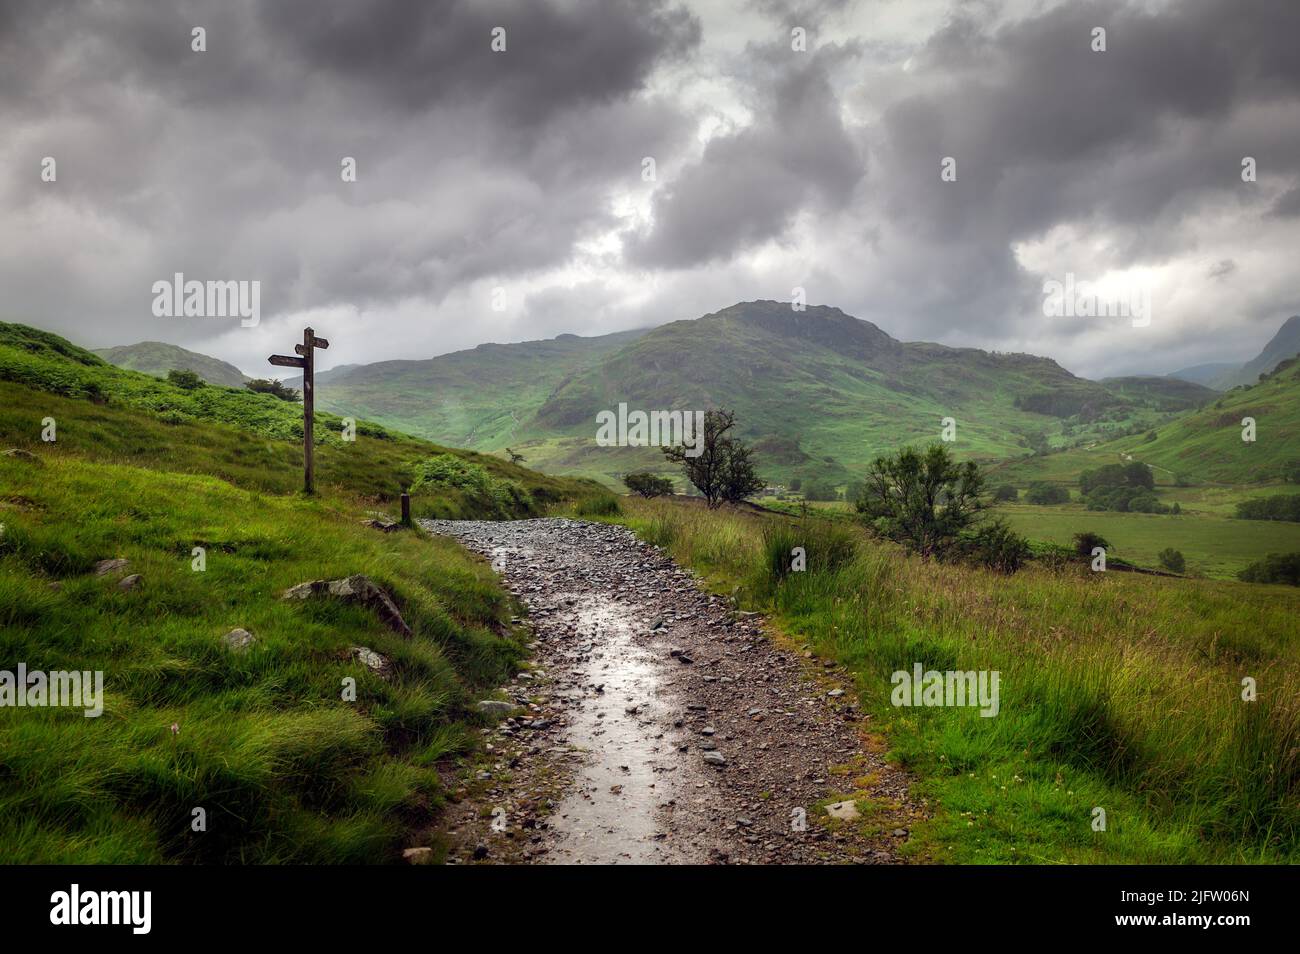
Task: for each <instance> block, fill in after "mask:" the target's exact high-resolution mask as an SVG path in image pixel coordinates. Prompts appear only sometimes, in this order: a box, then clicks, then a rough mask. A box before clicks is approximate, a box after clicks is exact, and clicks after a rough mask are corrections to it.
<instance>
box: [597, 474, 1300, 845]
mask: <svg viewBox="0 0 1300 954" xmlns="http://www.w3.org/2000/svg"><path fill="white" fill-rule="evenodd" d="M625 508H626V511H627V516H626V517H625V518H623V519H625V521H626V522H627V523H628V524H629V525H630V526H632V528H633V529H634V530H636V531H637V533H639V534H640V535H641V536H643V537H644V538H645V539H647V540H650V541H653V542H655V543H658V544H660V545H662V546H665V547H667V548H668V549H669V551H670V552H672V553H673V554H674V555H675V556H676V557H677V558H678V559H680V560H681V561H683V562H684V563H686V564H687V565H690V566H692V567H694V568H695V569H696V570H698V571H699V572H700V573H702V574H703V575H704V577H705V578H706V580H707V581H708V582H709V584H710V585H711V586H712V587H714V588H715V589H716V590H718V591H719V592H722V593H728V594H733V593H734V594H735V597H736V599H737V600H738V601H739V602H740V604H741V605H743V606H745V607H747V608H751V609H758V610H764V611H767V612H769V613H772V614H773V615H774V619H775V622H776V624H777V625H778V626H779V627H780V628H781V629H782V630H783V631H784V632H785V633H787V634H789V635H790V636H792V637H794V638H795V639H796V640H799V641H801V642H802V643H804V644H805V645H807V646H808V647H809V648H810V649H811V650H812V651H813V652H815V653H816V654H817V655H819V656H823V657H825V658H829V659H835V660H837V661H839V662H840V663H842V664H844V665H845V666H846V667H847V668H848V669H849V670H850V671H851V672H852V673H853V674H854V675H855V677H856V680H857V686H858V690H859V692H860V696H861V701H862V704H863V705H864V707H865V708H866V711H867V712H869V713H870V714H871V716H872V724H873V726H874V731H876V732H879V733H881V734H883V737H884V738H886V739H887V740H888V743H889V746H890V751H891V757H892V758H894V759H896V760H897V761H898V762H900V763H901V764H902V765H904V766H905V767H907V768H908V769H909V770H910V771H912V772H913V773H915V775H916V777H917V778H918V785H919V793H920V794H921V795H923V796H924V797H926V798H928V799H930V800H931V804H932V805H934V806H935V808H936V811H935V814H934V817H933V818H932V819H931V820H930V821H929V822H927V823H926V824H924V825H922V826H919V827H918V828H917V829H915V830H914V832H913V843H914V846H915V847H914V850H915V851H916V854H917V856H918V858H921V859H927V860H934V861H940V862H1039V863H1095V862H1110V863H1139V862H1145V863H1161V864H1175V863H1195V862H1204V863H1219V862H1289V863H1294V862H1296V861H1297V860H1300V665H1298V664H1300V592H1297V591H1296V590H1295V589H1294V588H1290V587H1280V586H1278V587H1273V586H1251V585H1247V584H1240V583H1232V582H1217V581H1206V580H1182V579H1169V578H1160V577H1144V576H1138V575H1134V574H1121V573H1105V574H1098V573H1091V572H1089V571H1088V570H1087V569H1086V568H1084V567H1078V566H1073V565H1067V566H1065V567H1063V568H1059V569H1048V568H1046V567H1041V566H1032V567H1031V568H1029V569H1026V570H1024V571H1022V572H1020V573H1018V574H1016V575H1014V576H1011V577H1006V576H1002V575H997V574H993V573H990V572H988V571H983V570H979V569H973V568H968V567H964V566H953V565H939V564H934V563H924V562H922V561H920V560H918V559H916V558H914V557H909V556H907V555H905V554H904V553H903V552H901V551H900V550H898V549H896V548H894V547H893V546H892V545H887V544H881V543H878V542H875V541H871V540H868V539H867V538H866V537H865V536H864V535H863V533H862V531H861V530H859V529H858V528H856V527H854V526H853V525H851V524H849V523H846V522H842V521H827V520H825V519H821V518H817V517H815V516H814V517H810V518H808V519H807V520H805V521H799V520H797V519H792V518H788V517H780V516H771V515H764V514H761V513H756V512H743V511H742V512H736V511H725V510H724V511H718V512H710V511H707V510H705V509H704V508H702V507H697V506H692V505H689V504H682V503H677V502H673V501H663V500H661V501H649V502H644V501H637V500H628V501H626V502H625ZM774 525H775V526H776V527H779V528H783V529H781V530H779V531H778V530H774V529H772V528H773V526H774ZM765 538H766V540H765ZM792 540H798V541H801V542H800V544H799V545H804V546H805V547H806V549H807V552H808V566H809V569H808V571H807V572H804V573H791V574H788V575H785V576H784V577H781V576H778V575H776V574H774V573H773V571H772V567H773V566H774V565H775V564H776V563H779V562H780V561H781V560H782V559H784V555H785V552H786V549H785V548H786V545H787V544H788V543H790V542H791V541H792ZM916 662H920V663H922V664H923V665H924V666H926V667H927V668H934V669H939V670H948V669H960V670H997V671H999V672H1000V673H1001V706H1000V712H999V714H998V715H997V716H996V717H993V718H981V717H980V716H979V715H978V713H977V712H976V711H975V710H973V709H966V708H942V707H940V708H933V707H932V708H894V707H893V706H891V705H890V701H889V699H890V690H891V688H892V687H891V683H890V675H891V673H893V672H894V671H897V670H910V669H911V667H912V665H913V664H914V663H916ZM1246 676H1249V677H1251V678H1253V679H1255V680H1256V682H1257V685H1258V686H1259V690H1260V692H1259V699H1258V701H1256V702H1245V701H1242V698H1241V692H1242V684H1241V683H1242V679H1243V678H1244V677H1246ZM863 794H864V795H865V796H868V797H869V794H870V793H869V792H864V793H863ZM1095 808H1102V809H1104V810H1105V812H1106V818H1107V826H1106V830H1105V831H1094V830H1093V827H1092V820H1093V817H1094V809H1095Z"/></svg>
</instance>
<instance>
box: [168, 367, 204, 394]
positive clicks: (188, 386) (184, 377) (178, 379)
mask: <svg viewBox="0 0 1300 954" xmlns="http://www.w3.org/2000/svg"><path fill="white" fill-rule="evenodd" d="M167 380H168V381H169V382H170V383H172V384H174V385H176V386H177V387H178V388H181V389H182V390H185V391H194V390H197V389H198V388H201V387H203V384H204V381H203V379H202V378H201V377H199V376H198V375H197V374H195V373H194V372H193V371H191V370H190V369H189V368H186V369H185V370H183V371H182V370H180V369H178V368H173V369H172V370H170V371H168V372H167Z"/></svg>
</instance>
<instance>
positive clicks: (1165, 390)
mask: <svg viewBox="0 0 1300 954" xmlns="http://www.w3.org/2000/svg"><path fill="white" fill-rule="evenodd" d="M1098 383H1099V384H1101V385H1102V386H1103V387H1104V388H1106V390H1108V391H1110V392H1111V393H1112V394H1118V395H1119V396H1120V397H1123V398H1127V399H1129V400H1131V401H1134V402H1135V403H1139V404H1144V405H1147V406H1149V407H1151V408H1154V409H1155V410H1160V411H1186V410H1190V409H1192V408H1197V407H1200V406H1201V405H1203V404H1208V403H1209V402H1210V401H1213V400H1214V399H1215V398H1217V397H1218V396H1219V392H1218V391H1215V390H1214V389H1213V388H1209V387H1205V386H1204V385H1201V384H1195V383H1193V382H1191V381H1183V380H1181V379H1179V378H1173V377H1164V378H1161V377H1153V376H1149V375H1138V376H1135V377H1127V378H1102V379H1101V381H1099V382H1098Z"/></svg>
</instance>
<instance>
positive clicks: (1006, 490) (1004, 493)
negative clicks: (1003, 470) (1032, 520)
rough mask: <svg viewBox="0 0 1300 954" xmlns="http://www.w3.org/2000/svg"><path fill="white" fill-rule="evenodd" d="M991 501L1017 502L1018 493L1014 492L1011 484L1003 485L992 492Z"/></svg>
mask: <svg viewBox="0 0 1300 954" xmlns="http://www.w3.org/2000/svg"><path fill="white" fill-rule="evenodd" d="M993 499H994V500H995V501H997V502H998V503H1006V502H1007V501H1009V500H1019V499H1020V491H1018V490H1016V488H1015V486H1014V485H1012V484H1003V485H1002V486H1001V487H999V488H998V489H997V490H995V491H994V492H993Z"/></svg>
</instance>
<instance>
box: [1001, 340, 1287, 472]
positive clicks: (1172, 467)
mask: <svg viewBox="0 0 1300 954" xmlns="http://www.w3.org/2000/svg"><path fill="white" fill-rule="evenodd" d="M1245 418H1251V419H1253V420H1254V422H1255V440H1254V441H1245V440H1242V434H1243V425H1242V421H1243V420H1244V419H1245ZM1298 449H1300V356H1298V357H1296V358H1291V359H1288V360H1286V361H1284V362H1282V364H1280V365H1278V366H1277V367H1276V368H1274V369H1273V371H1272V372H1271V373H1269V374H1267V375H1265V376H1264V378H1263V380H1261V381H1260V382H1259V383H1258V384H1256V385H1254V386H1253V387H1243V388H1237V389H1234V390H1232V391H1229V392H1227V393H1225V394H1219V395H1217V396H1216V397H1215V400H1214V401H1213V402H1211V403H1209V404H1205V405H1203V406H1202V407H1200V408H1199V409H1197V410H1195V411H1190V412H1188V413H1186V414H1182V415H1179V416H1178V417H1176V418H1174V419H1172V420H1170V421H1167V422H1166V423H1164V424H1162V425H1158V426H1156V427H1153V428H1152V429H1151V430H1150V431H1148V432H1146V433H1142V434H1130V435H1125V436H1123V437H1120V438H1117V439H1115V440H1111V441H1098V442H1089V443H1086V444H1084V445H1080V446H1077V447H1074V448H1071V449H1069V450H1066V451H1064V452H1062V453H1057V454H1049V455H1047V456H1045V457H1035V458H1027V459H1024V460H1019V461H1012V462H1008V463H1006V464H1004V465H1002V466H1000V467H999V468H998V473H999V476H1000V477H1002V478H1006V479H1008V480H1011V481H1013V482H1020V483H1023V482H1027V481H1030V480H1050V481H1054V482H1057V483H1064V484H1068V485H1071V486H1074V485H1076V484H1077V481H1078V475H1079V474H1080V473H1081V472H1083V471H1084V470H1090V469H1093V468H1096V467H1099V466H1101V465H1102V464H1112V463H1119V462H1123V461H1127V460H1138V461H1141V462H1143V463H1145V464H1148V465H1150V466H1151V468H1152V470H1153V471H1154V472H1155V478H1156V482H1157V483H1158V484H1164V485H1170V486H1172V485H1174V484H1176V483H1179V482H1180V481H1181V482H1183V483H1186V484H1190V485H1193V486H1203V485H1225V486H1227V485H1231V486H1242V485H1249V484H1262V483H1267V482H1277V481H1278V480H1279V479H1280V477H1281V474H1282V468H1283V465H1284V464H1285V463H1286V462H1287V461H1289V460H1293V459H1295V458H1296V457H1297V456H1300V450H1298Z"/></svg>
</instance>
